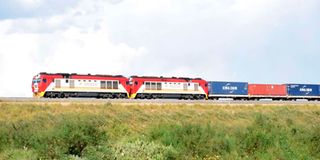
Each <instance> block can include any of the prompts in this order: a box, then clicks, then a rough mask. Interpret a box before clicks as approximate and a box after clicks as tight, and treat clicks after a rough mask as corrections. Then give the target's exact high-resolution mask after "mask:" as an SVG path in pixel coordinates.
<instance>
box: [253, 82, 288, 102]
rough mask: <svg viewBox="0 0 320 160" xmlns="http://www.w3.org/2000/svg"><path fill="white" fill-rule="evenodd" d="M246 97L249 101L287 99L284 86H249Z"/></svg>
mask: <svg viewBox="0 0 320 160" xmlns="http://www.w3.org/2000/svg"><path fill="white" fill-rule="evenodd" d="M248 95H249V99H250V100H260V99H272V100H285V99H287V98H288V97H287V86H286V85H284V84H249V87H248Z"/></svg>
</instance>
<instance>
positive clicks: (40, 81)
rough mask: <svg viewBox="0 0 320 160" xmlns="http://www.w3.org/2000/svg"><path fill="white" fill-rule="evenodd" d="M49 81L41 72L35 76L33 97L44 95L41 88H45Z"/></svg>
mask: <svg viewBox="0 0 320 160" xmlns="http://www.w3.org/2000/svg"><path fill="white" fill-rule="evenodd" d="M46 82H47V80H46V79H45V78H44V77H42V76H41V74H38V75H36V76H34V77H33V79H32V85H31V87H32V93H33V97H43V95H44V92H43V91H42V90H41V89H42V88H43V85H44V84H45V83H46Z"/></svg>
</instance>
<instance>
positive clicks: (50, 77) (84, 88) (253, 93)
mask: <svg viewBox="0 0 320 160" xmlns="http://www.w3.org/2000/svg"><path fill="white" fill-rule="evenodd" d="M31 86H32V87H31V88H32V93H33V97H38V98H72V97H74V98H102V99H185V100H219V99H226V98H227V99H233V100H262V99H271V100H274V101H276V100H278V101H280V100H283V101H295V100H299V99H304V100H308V101H320V85H319V84H291V83H290V84H251V83H248V82H227V81H207V80H204V79H202V78H189V77H162V76H160V77H151V76H131V77H125V76H122V75H91V74H77V73H71V74H70V73H46V72H41V73H39V74H37V75H36V76H34V77H33V79H32V85H31Z"/></svg>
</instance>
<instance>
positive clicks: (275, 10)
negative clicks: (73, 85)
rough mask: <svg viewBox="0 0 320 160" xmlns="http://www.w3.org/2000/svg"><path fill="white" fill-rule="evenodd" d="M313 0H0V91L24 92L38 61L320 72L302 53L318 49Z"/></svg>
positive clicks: (276, 77)
mask: <svg viewBox="0 0 320 160" xmlns="http://www.w3.org/2000/svg"><path fill="white" fill-rule="evenodd" d="M319 6H320V5H319V2H318V1H316V0H306V1H304V2H303V3H302V2H301V1H299V0H294V1H290V0H259V1H255V0H223V1H222V0H202V1H197V0H176V1H172V0H161V1H159V0H108V1H104V0H95V1H92V0H80V1H75V0H70V1H61V2H60V1H59V2H58V1H54V0H15V1H10V2H3V1H0V15H1V16H0V19H2V20H0V38H1V39H0V46H1V47H0V67H1V68H0V74H1V77H5V78H1V79H0V84H1V85H0V96H30V95H31V93H30V83H31V78H32V76H33V75H34V74H36V73H37V72H40V71H46V72H78V73H92V74H95V73H98V74H124V75H126V76H130V75H155V76H157V75H162V76H190V77H202V78H205V79H207V80H233V81H251V82H264V83H273V82H279V83H282V82H287V81H297V82H299V81H300V82H314V81H320V79H317V78H314V76H313V75H312V70H313V68H314V67H315V68H317V67H318V68H319V67H320V65H319V64H317V63H315V62H314V59H316V58H311V57H318V58H320V57H319V55H318V53H316V51H319V45H318V44H319V42H320V40H319V37H320V33H319V32H320V31H319V30H318V28H319V27H320V22H319V21H317V20H318V15H320V13H319V11H320V8H319ZM8 8H9V9H8ZM2 46H4V47H2ZM301 61H302V62H303V63H300V62H301ZM310 64H312V65H310ZM297 72H298V73H297ZM296 75H299V76H298V77H297V76H296ZM300 77H304V78H300ZM2 84H5V85H2Z"/></svg>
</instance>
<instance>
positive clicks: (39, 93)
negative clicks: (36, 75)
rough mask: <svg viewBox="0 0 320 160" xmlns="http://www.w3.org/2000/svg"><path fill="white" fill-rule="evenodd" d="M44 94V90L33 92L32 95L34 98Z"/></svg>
mask: <svg viewBox="0 0 320 160" xmlns="http://www.w3.org/2000/svg"><path fill="white" fill-rule="evenodd" d="M44 94H45V92H38V93H33V97H34V98H41V97H43V96H44Z"/></svg>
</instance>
